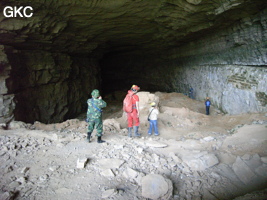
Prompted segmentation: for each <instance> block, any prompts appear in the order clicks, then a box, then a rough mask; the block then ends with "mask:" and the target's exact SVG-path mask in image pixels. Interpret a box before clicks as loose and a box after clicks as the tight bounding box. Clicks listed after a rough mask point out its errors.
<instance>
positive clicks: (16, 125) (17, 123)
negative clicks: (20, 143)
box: [8, 121, 27, 129]
mask: <svg viewBox="0 0 267 200" xmlns="http://www.w3.org/2000/svg"><path fill="white" fill-rule="evenodd" d="M8 127H9V128H10V129H19V128H26V127H27V124H26V123H24V122H21V121H12V122H10V123H9V126H8Z"/></svg>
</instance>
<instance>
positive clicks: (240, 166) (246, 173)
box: [233, 156, 255, 184]
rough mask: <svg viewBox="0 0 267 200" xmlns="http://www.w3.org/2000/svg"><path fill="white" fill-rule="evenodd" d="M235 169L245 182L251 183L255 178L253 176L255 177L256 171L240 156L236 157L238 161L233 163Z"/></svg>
mask: <svg viewBox="0 0 267 200" xmlns="http://www.w3.org/2000/svg"><path fill="white" fill-rule="evenodd" d="M233 170H234V172H235V174H236V175H237V176H238V178H239V179H240V180H241V181H242V182H243V183H244V184H249V183H250V182H251V181H252V180H253V178H255V173H254V172H253V171H252V170H251V169H250V168H249V167H248V166H247V165H246V164H245V162H244V161H243V160H242V159H241V158H240V157H239V156H238V157H237V158H236V161H235V163H234V164H233Z"/></svg>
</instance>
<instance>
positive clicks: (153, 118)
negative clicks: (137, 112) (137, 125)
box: [148, 102, 159, 136]
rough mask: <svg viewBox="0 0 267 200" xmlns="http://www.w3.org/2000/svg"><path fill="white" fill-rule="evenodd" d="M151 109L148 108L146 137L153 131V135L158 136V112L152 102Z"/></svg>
mask: <svg viewBox="0 0 267 200" xmlns="http://www.w3.org/2000/svg"><path fill="white" fill-rule="evenodd" d="M150 105H151V108H149V115H148V121H149V130H148V135H152V131H153V129H154V132H155V135H156V136H157V135H159V132H158V114H159V110H158V109H157V107H156V103H155V102H152V103H151V104H150Z"/></svg>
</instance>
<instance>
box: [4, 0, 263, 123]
mask: <svg viewBox="0 0 267 200" xmlns="http://www.w3.org/2000/svg"><path fill="white" fill-rule="evenodd" d="M6 6H10V7H11V8H12V9H13V8H14V7H15V6H16V7H17V8H18V7H20V6H23V7H24V6H25V4H24V3H23V2H17V1H7V0H3V1H1V5H0V10H1V13H0V45H1V50H0V72H1V73H0V102H1V104H0V122H3V123H8V122H9V121H10V120H12V119H13V118H15V119H16V120H22V121H25V122H33V121H36V120H38V121H41V122H45V123H49V122H57V121H63V120H64V119H67V118H71V117H74V116H76V115H77V114H79V113H81V112H85V109H86V108H85V106H86V99H87V98H88V94H89V93H90V92H91V90H92V89H94V88H99V89H101V88H102V89H103V91H105V92H111V91H114V90H122V89H126V88H129V87H130V86H131V85H132V84H138V85H140V86H141V88H142V89H143V90H150V91H158V90H162V91H172V92H183V93H188V90H189V88H191V87H192V88H193V89H194V92H195V93H194V98H196V99H198V100H203V99H204V98H205V97H206V96H210V97H211V99H212V103H213V105H214V106H216V107H218V108H220V109H221V110H222V111H224V112H226V113H230V114H237V113H246V112H266V111H267V108H266V104H267V103H266V102H267V89H266V87H265V85H266V80H267V72H266V63H267V56H266V55H267V50H266V37H267V36H266V31H267V25H266V16H267V9H266V3H265V2H264V1H262V0H253V1H252V0H248V1H243V0H234V1H228V0H223V1H222V0H214V1H212V2H210V1H203V0H187V1H179V0H164V1H129V0H120V1H117V0H109V1H107V0H105V1H99V0H93V1H85V0H80V1H53V2H50V1H43V0H36V1H34V2H30V5H28V6H31V7H32V9H33V10H32V13H33V16H32V17H21V16H16V17H8V16H7V15H6V14H7V13H5V12H6V11H7V10H6V9H5V8H6ZM10 7H9V10H8V11H9V14H10V12H11V10H10ZM13 14H14V13H13ZM24 14H25V13H24ZM26 113H27V114H26Z"/></svg>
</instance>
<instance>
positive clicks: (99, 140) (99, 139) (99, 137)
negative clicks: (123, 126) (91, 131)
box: [97, 136, 105, 143]
mask: <svg viewBox="0 0 267 200" xmlns="http://www.w3.org/2000/svg"><path fill="white" fill-rule="evenodd" d="M97 142H98V143H103V142H105V141H104V140H101V136H98V137H97Z"/></svg>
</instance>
